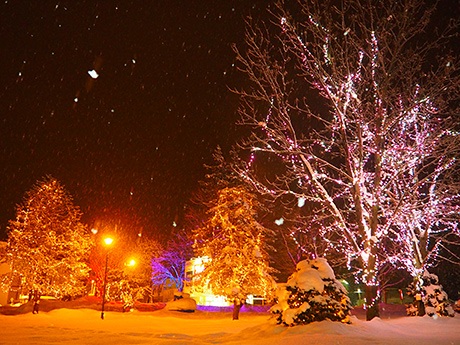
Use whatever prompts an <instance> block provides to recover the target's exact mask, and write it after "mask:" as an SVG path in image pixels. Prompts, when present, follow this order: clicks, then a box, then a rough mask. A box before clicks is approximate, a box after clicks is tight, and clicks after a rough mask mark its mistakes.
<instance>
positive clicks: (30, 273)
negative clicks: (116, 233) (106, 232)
mask: <svg viewBox="0 0 460 345" xmlns="http://www.w3.org/2000/svg"><path fill="white" fill-rule="evenodd" d="M80 219H81V212H80V210H79V208H78V207H77V206H75V205H74V204H73V201H72V197H71V196H70V195H69V193H68V192H67V191H66V190H65V189H64V187H63V186H62V185H61V183H60V182H59V181H58V180H56V179H55V178H52V177H49V176H48V177H46V178H45V179H43V180H42V181H40V182H38V183H37V184H36V185H35V186H34V187H33V188H32V189H31V190H30V191H29V192H27V194H26V196H25V198H24V201H23V202H22V204H21V205H19V206H18V207H17V209H16V219H15V220H11V221H10V222H9V225H8V247H7V256H8V260H9V262H10V265H11V268H12V275H11V276H10V279H17V278H18V277H19V278H20V279H21V280H22V282H23V293H28V291H29V290H38V291H39V292H40V293H41V294H47V295H51V296H55V297H57V298H62V297H64V296H76V295H80V294H83V293H84V291H85V284H86V279H87V277H88V271H89V269H88V266H87V260H88V254H89V250H90V248H91V245H92V242H91V239H90V237H89V234H88V232H87V229H86V227H85V225H83V223H81V221H80Z"/></svg>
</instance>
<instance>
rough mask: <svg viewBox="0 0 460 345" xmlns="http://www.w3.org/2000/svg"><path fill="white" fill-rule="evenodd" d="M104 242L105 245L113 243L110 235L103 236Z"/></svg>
mask: <svg viewBox="0 0 460 345" xmlns="http://www.w3.org/2000/svg"><path fill="white" fill-rule="evenodd" d="M104 243H105V244H106V245H108V246H110V245H111V244H112V243H113V238H111V237H106V238H104Z"/></svg>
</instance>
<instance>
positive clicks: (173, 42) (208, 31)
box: [0, 0, 268, 240]
mask: <svg viewBox="0 0 460 345" xmlns="http://www.w3.org/2000/svg"><path fill="white" fill-rule="evenodd" d="M267 3H268V2H266V1H258V2H256V1H244V0H241V1H229V0H226V1H158V0H155V1H94V0H92V1H32V0H30V1H3V2H2V3H1V4H0V42H1V53H0V66H1V67H0V68H1V73H0V131H1V132H0V145H1V146H0V157H1V165H0V239H1V240H4V239H6V226H7V222H8V220H9V219H13V218H14V217H15V205H16V204H18V203H20V202H21V201H22V200H23V197H24V193H25V192H26V191H28V190H29V189H31V188H32V187H33V185H34V184H35V182H36V181H37V180H41V179H42V178H43V177H44V176H46V175H51V176H53V177H55V178H57V179H58V180H59V181H60V182H61V183H62V184H63V185H64V186H65V188H66V189H67V190H68V191H69V193H70V194H71V195H72V196H73V197H74V203H75V204H76V205H78V206H79V207H80V208H81V210H82V212H83V214H84V218H83V220H84V221H85V222H86V223H87V224H88V225H89V226H94V224H103V223H105V224H116V225H117V226H120V227H122V228H131V229H134V230H136V231H138V230H142V231H143V232H144V233H148V234H150V235H156V234H161V233H163V234H167V233H168V232H169V231H170V230H171V227H172V224H173V222H174V221H175V222H176V223H179V225H180V223H181V219H182V217H183V208H184V205H185V204H186V203H187V202H188V199H189V197H190V195H191V193H192V192H193V191H194V190H196V188H197V186H198V183H197V182H198V181H199V180H200V179H203V176H204V173H205V170H204V168H203V164H204V163H211V162H212V158H211V155H212V152H213V150H214V149H215V148H216V146H217V145H220V146H222V148H223V149H224V150H228V149H229V148H230V147H231V145H233V144H234V143H235V141H236V140H237V139H238V137H239V136H240V132H241V129H240V128H239V127H238V126H237V125H236V124H235V123H236V121H237V119H238V115H237V114H236V109H237V107H238V97H237V96H236V95H234V94H233V93H232V92H230V91H229V87H230V88H235V87H236V88H238V87H239V86H241V85H242V83H244V82H245V77H244V76H243V75H241V74H240V73H239V72H237V71H236V68H235V65H234V63H235V54H234V53H233V51H232V48H231V45H232V44H234V43H236V44H241V43H242V42H243V39H244V28H245V23H244V21H245V18H246V17H247V16H248V15H252V16H254V17H258V16H265V17H267V12H266V7H267V6H266V4H267ZM92 70H94V71H95V72H97V74H98V76H97V78H93V77H91V76H90V73H89V71H92Z"/></svg>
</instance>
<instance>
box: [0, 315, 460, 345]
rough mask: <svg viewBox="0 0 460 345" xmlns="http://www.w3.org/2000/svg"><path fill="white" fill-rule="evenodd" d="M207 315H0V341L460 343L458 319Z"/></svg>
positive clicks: (110, 343) (258, 344) (101, 343)
mask: <svg viewBox="0 0 460 345" xmlns="http://www.w3.org/2000/svg"><path fill="white" fill-rule="evenodd" d="M208 317H209V314H202V313H200V312H199V311H197V312H196V313H180V314H178V313H175V312H168V311H167V310H164V309H163V310H159V311H155V312H151V313H150V312H136V311H134V312H131V313H118V312H107V313H106V317H105V320H101V318H100V312H99V311H97V310H90V309H77V310H70V309H59V310H53V311H51V312H48V313H42V312H40V314H38V315H32V314H31V313H29V314H23V315H15V316H5V315H0V343H1V344H2V345H3V344H4V345H12V344H37V345H41V344H51V343H58V344H89V345H92V344H98V345H106V344H107V345H113V344H139V345H143V344H158V345H164V344H170V345H171V344H223V343H225V344H240V345H262V344H270V345H272V344H273V345H309V344H341V345H352V344H353V345H360V344H366V345H368V344H392V345H411V344H414V345H415V344H416V345H433V344H437V345H451V344H458V343H459V339H460V318H458V317H456V318H438V319H433V318H430V317H428V316H425V317H398V318H394V319H383V320H382V319H378V318H377V319H374V320H372V321H370V322H366V321H363V320H361V319H357V318H356V317H353V320H352V324H351V325H349V324H342V323H339V322H330V321H324V322H314V323H311V324H308V325H304V326H297V327H290V328H289V327H283V326H277V325H275V324H274V323H273V322H270V321H269V317H268V315H267V314H256V313H247V314H245V313H242V314H240V320H239V321H233V320H232V319H231V313H230V312H229V313H228V314H227V317H225V318H220V319H210V318H208Z"/></svg>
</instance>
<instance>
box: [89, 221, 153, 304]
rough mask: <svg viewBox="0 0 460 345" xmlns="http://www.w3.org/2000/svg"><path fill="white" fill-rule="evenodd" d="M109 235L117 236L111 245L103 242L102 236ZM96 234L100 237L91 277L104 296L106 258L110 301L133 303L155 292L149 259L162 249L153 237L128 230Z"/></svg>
mask: <svg viewBox="0 0 460 345" xmlns="http://www.w3.org/2000/svg"><path fill="white" fill-rule="evenodd" d="M102 228H103V229H104V228H107V226H105V227H102ZM108 228H110V226H109V227H108ZM109 233H110V236H109ZM106 236H109V237H112V238H113V239H114V241H113V243H112V245H111V246H110V247H108V246H104V244H103V238H105V237H106ZM96 237H97V238H98V240H97V241H96V245H95V246H94V247H93V248H92V250H91V255H90V260H89V265H90V267H91V279H93V280H94V281H95V282H96V283H97V288H98V294H99V295H100V296H101V295H102V293H103V280H104V272H105V263H106V258H107V288H106V299H107V300H108V301H111V300H116V301H124V302H125V303H126V304H132V303H133V302H134V301H136V300H142V299H144V298H146V297H148V296H149V295H150V294H151V293H152V291H151V280H150V279H151V276H152V268H151V265H150V262H151V260H152V259H153V258H154V257H156V256H158V254H159V253H160V252H161V246H160V244H159V243H158V242H157V241H156V240H154V239H152V238H148V237H143V236H139V235H138V234H132V233H131V234H130V233H129V231H126V232H123V231H113V232H109V231H108V230H106V231H104V230H101V232H100V233H98V234H97V235H96ZM133 238H134V239H133Z"/></svg>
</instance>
